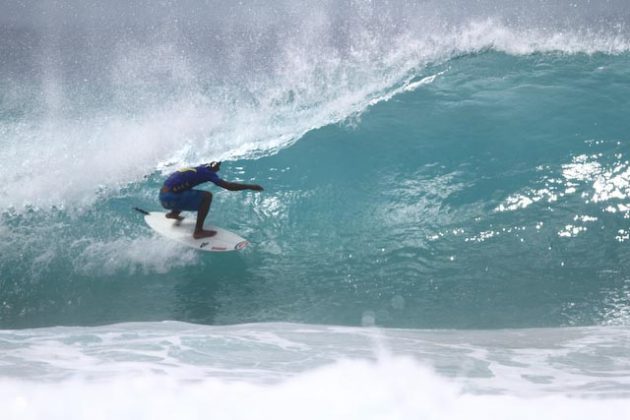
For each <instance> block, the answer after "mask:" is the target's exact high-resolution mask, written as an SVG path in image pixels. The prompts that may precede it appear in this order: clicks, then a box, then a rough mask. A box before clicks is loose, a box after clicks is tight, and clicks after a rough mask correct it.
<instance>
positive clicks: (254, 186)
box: [249, 184, 263, 191]
mask: <svg viewBox="0 0 630 420" xmlns="http://www.w3.org/2000/svg"><path fill="white" fill-rule="evenodd" d="M249 189H250V190H252V191H263V187H261V186H260V185H258V184H253V185H250V186H249Z"/></svg>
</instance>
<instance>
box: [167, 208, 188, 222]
mask: <svg viewBox="0 0 630 420" xmlns="http://www.w3.org/2000/svg"><path fill="white" fill-rule="evenodd" d="M166 218H167V219H175V220H179V221H180V222H181V221H182V220H184V217H183V216H180V215H179V212H174V211H172V212H170V213H166Z"/></svg>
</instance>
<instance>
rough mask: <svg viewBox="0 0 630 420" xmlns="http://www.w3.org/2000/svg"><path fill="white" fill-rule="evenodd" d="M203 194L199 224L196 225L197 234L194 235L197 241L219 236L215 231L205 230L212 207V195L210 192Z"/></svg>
mask: <svg viewBox="0 0 630 420" xmlns="http://www.w3.org/2000/svg"><path fill="white" fill-rule="evenodd" d="M202 194H203V199H202V200H201V204H200V205H199V210H198V211H197V223H196V224H195V233H193V238H195V239H201V238H209V237H211V236H214V235H216V234H217V232H216V231H214V230H204V229H203V222H204V221H205V220H206V216H207V215H208V211H209V210H210V205H211V204H212V193H211V192H209V191H203V192H202Z"/></svg>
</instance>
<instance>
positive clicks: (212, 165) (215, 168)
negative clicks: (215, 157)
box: [207, 161, 221, 172]
mask: <svg viewBox="0 0 630 420" xmlns="http://www.w3.org/2000/svg"><path fill="white" fill-rule="evenodd" d="M207 166H208V168H210V169H212V170H213V171H214V172H219V170H220V169H221V162H217V161H212V162H210V163H208V165H207Z"/></svg>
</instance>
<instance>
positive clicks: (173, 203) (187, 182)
mask: <svg viewBox="0 0 630 420" xmlns="http://www.w3.org/2000/svg"><path fill="white" fill-rule="evenodd" d="M220 181H221V178H219V175H217V173H216V172H215V171H213V170H212V169H210V165H201V166H197V167H195V168H183V169H180V170H178V171H177V172H174V173H173V174H171V175H170V176H169V177H168V178H167V179H166V181H164V185H163V186H162V189H161V190H160V197H159V199H160V203H161V204H162V207H164V208H165V209H169V210H177V211H181V210H187V211H197V210H199V206H200V205H201V201H202V200H203V196H204V192H203V191H199V190H194V189H192V188H193V187H195V186H197V185H199V184H202V183H204V182H212V183H214V184H216V183H218V182H220Z"/></svg>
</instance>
